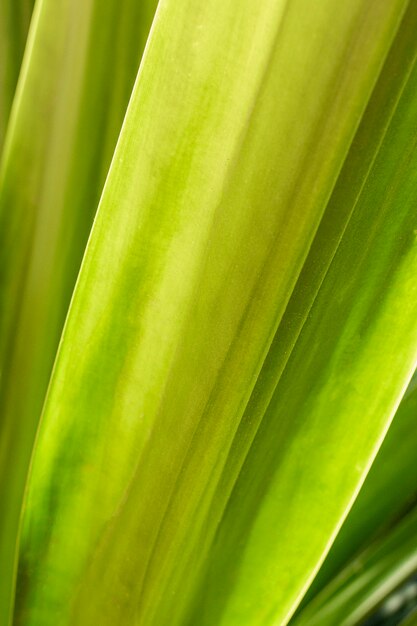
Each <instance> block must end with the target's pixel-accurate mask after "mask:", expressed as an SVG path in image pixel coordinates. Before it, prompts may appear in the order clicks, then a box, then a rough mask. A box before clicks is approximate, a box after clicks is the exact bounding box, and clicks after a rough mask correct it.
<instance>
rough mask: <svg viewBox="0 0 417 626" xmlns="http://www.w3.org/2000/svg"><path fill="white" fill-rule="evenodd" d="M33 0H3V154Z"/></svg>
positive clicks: (0, 74)
mask: <svg viewBox="0 0 417 626" xmlns="http://www.w3.org/2000/svg"><path fill="white" fill-rule="evenodd" d="M33 4H34V0H0V154H1V149H2V147H3V142H4V137H5V134H6V128H7V122H8V119H9V114H10V109H11V107H12V102H13V97H14V93H15V89H16V85H17V79H18V77H19V72H20V66H21V63H22V58H23V52H24V49H25V45H26V37H27V33H28V30H29V24H30V18H31V15H32V9H33Z"/></svg>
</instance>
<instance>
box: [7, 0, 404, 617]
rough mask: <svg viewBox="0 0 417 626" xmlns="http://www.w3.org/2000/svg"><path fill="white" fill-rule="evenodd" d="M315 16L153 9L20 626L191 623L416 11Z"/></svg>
mask: <svg viewBox="0 0 417 626" xmlns="http://www.w3.org/2000/svg"><path fill="white" fill-rule="evenodd" d="M308 6H309V3H308V2H305V1H304V0H297V1H295V2H291V3H284V2H278V3H277V2H269V1H265V2H263V3H260V4H258V5H254V4H253V3H252V2H249V1H245V2H241V1H240V2H239V4H237V3H235V2H232V3H222V2H220V1H219V0H210V1H209V2H206V3H204V4H201V3H198V2H195V1H193V0H188V1H187V2H184V3H183V4H181V5H178V4H177V3H173V2H165V3H163V4H162V5H161V6H160V9H159V12H158V17H157V19H156V23H155V28H154V31H153V36H152V38H151V40H150V43H149V47H148V50H147V54H146V56H145V60H144V64H143V66H142V70H141V72H140V75H139V80H138V83H137V87H136V90H135V92H134V95H133V99H132V101H131V106H130V109H129V112H128V116H127V119H126V123H125V126H124V130H123V132H122V136H121V140H120V143H119V146H118V149H117V151H116V154H115V158H114V161H113V166H112V169H111V171H110V175H109V178H108V181H107V185H106V188H105V192H104V196H103V198H102V203H101V207H100V210H99V214H98V218H97V221H96V223H95V227H94V230H93V234H92V237H91V240H90V245H89V248H88V251H87V255H86V257H85V260H84V265H83V268H82V271H81V275H80V280H79V283H78V286H77V289H76V292H75V297H74V300H73V304H72V308H71V311H70V315H69V318H68V323H67V326H66V330H65V332H64V337H63V341H62V346H61V351H60V354H59V357H58V361H57V364H56V369H55V375H54V377H53V381H52V385H51V388H50V394H49V398H48V401H47V405H46V408H45V414H44V421H43V427H42V429H41V433H40V437H39V441H38V445H37V449H36V453H35V459H34V465H33V473H32V478H31V483H30V488H29V493H28V500H27V510H26V516H25V524H24V535H23V542H22V550H21V568H20V585H19V592H20V596H19V602H18V606H17V609H18V612H17V618H16V619H17V623H24V624H36V623H39V622H42V624H45V625H47V624H53V623H56V619H57V615H59V620H60V623H61V624H65V623H71V621H74V620H75V622H76V623H77V624H91V623H100V624H103V625H104V624H114V623H117V621H118V620H130V621H132V622H133V623H137V624H142V623H146V624H158V625H160V624H165V623H169V624H174V623H180V622H181V620H182V617H183V611H184V610H185V609H186V608H187V603H188V602H189V600H190V597H191V596H192V590H193V585H194V583H195V580H194V573H195V569H194V566H193V567H192V568H191V569H189V570H188V571H187V566H188V564H189V555H190V550H191V553H193V550H197V551H198V550H199V546H200V539H201V538H200V537H199V533H200V528H201V525H203V526H204V524H205V523H206V522H207V524H209V525H212V522H213V521H214V520H210V516H207V515H206V512H207V511H206V504H207V501H209V499H210V495H211V494H213V491H214V489H215V487H216V485H217V481H218V479H219V477H220V474H221V470H222V467H223V465H224V463H225V460H226V457H227V453H228V450H229V448H230V445H231V443H232V439H233V436H234V433H235V431H236V428H237V426H238V423H239V420H240V418H241V415H242V412H243V410H244V407H245V404H246V402H247V400H248V395H249V393H250V392H251V389H252V388H253V386H254V384H255V382H256V378H257V376H258V374H259V370H260V368H261V366H262V362H263V360H264V358H265V354H266V352H267V350H268V348H269V344H270V342H271V340H272V337H273V335H274V332H275V330H276V326H277V324H278V322H279V320H280V318H281V316H282V314H283V311H284V309H285V306H286V303H287V301H288V298H289V296H290V293H291V291H292V288H293V286H294V283H295V280H296V279H297V276H298V274H299V271H300V269H301V266H302V263H303V261H304V259H305V256H306V253H307V250H308V247H309V245H310V243H311V240H312V237H313V235H314V233H315V230H316V228H317V225H318V223H319V220H320V218H321V215H322V213H323V210H324V207H325V204H326V201H327V199H328V196H329V194H330V192H331V189H332V187H333V184H334V182H335V179H336V176H337V174H338V172H339V169H340V167H341V164H342V161H343V159H344V157H345V154H346V152H347V149H348V147H349V144H350V141H351V139H352V136H353V132H354V130H355V128H356V126H357V123H358V121H359V118H360V116H361V114H362V111H363V108H364V106H365V104H366V102H367V99H368V97H369V93H370V90H371V88H372V86H373V84H374V81H375V79H376V77H377V74H378V71H379V69H380V67H381V64H382V61H383V59H384V57H385V54H386V52H387V50H388V47H389V44H390V42H391V40H392V37H393V34H394V32H395V28H396V26H397V24H398V21H399V18H400V16H401V13H402V9H403V8H404V6H405V3H404V2H395V3H390V4H389V5H383V6H381V5H380V4H377V3H373V4H371V5H369V3H368V2H361V1H359V0H356V1H354V2H351V3H349V5H348V6H344V5H342V6H340V4H339V3H338V2H335V1H333V0H326V1H325V2H323V3H322V4H321V5H320V6H318V7H317V9H316V11H315V13H314V19H313V21H312V16H311V14H310V13H309V12H308V10H307V8H308ZM225 41H227V42H228V47H227V52H226V51H225V49H224V42H225ZM300 41H302V42H303V45H302V46H300V45H299V42H300ZM297 42H298V43H297ZM323 50H324V51H325V52H323ZM318 59H320V64H319V65H318ZM318 70H319V71H318ZM313 74H314V93H312V92H311V91H309V89H308V86H309V85H310V84H311V77H312V75H313ZM271 119H273V120H274V121H275V123H274V124H273V125H272V127H271ZM313 148H314V150H313ZM69 381H71V383H70V384H69ZM80 442H82V446H81V445H80ZM206 498H207V500H206ZM202 499H204V506H203V508H200V502H201V501H202ZM167 548H168V549H167ZM185 548H186V549H185ZM197 561H198V559H197ZM109 563H111V566H108V564H109ZM103 565H104V567H103ZM194 565H196V568H197V570H198V567H199V565H200V563H197V564H194ZM167 585H168V590H169V591H168V593H166V589H167ZM180 589H181V590H182V593H181V597H180V595H179V590H180ZM252 617H253V616H252V615H251V613H250V612H248V614H247V619H248V620H251V619H252ZM242 623H243V622H242Z"/></svg>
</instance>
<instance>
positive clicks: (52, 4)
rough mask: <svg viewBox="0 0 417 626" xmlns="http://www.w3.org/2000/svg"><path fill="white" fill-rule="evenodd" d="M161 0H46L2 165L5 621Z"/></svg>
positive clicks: (0, 491)
mask: <svg viewBox="0 0 417 626" xmlns="http://www.w3.org/2000/svg"><path fill="white" fill-rule="evenodd" d="M154 5H155V0H146V1H145V2H140V3H138V2H136V0H127V1H124V2H123V3H121V2H119V1H118V0H108V1H106V2H104V3H103V2H100V1H99V0H94V1H93V0H64V1H59V2H57V1H56V0H44V1H42V2H38V4H37V6H36V9H35V14H34V21H33V28H32V29H31V33H30V38H29V42H28V47H27V50H26V55H25V59H24V63H23V70H22V74H21V78H20V82H19V86H18V90H17V96H16V99H15V104H14V109H13V113H12V116H11V120H10V126H9V131H8V137H7V143H6V146H5V151H4V155H3V161H2V166H1V170H0V268H1V269H0V302H1V309H2V315H1V319H0V372H1V382H0V415H1V419H0V501H1V503H2V512H1V515H0V562H1V564H2V576H1V580H0V623H2V624H4V623H6V621H5V620H6V618H5V617H4V616H5V614H6V613H7V612H8V610H9V603H10V598H11V595H10V594H11V591H10V589H11V582H12V578H13V577H12V575H11V573H12V571H13V560H14V552H15V548H16V534H17V528H18V521H19V516H20V510H21V504H22V496H23V490H24V485H25V481H26V476H27V470H28V465H29V459H30V455H31V451H32V445H33V440H34V436H35V432H36V428H37V424H38V420H39V416H40V413H41V409H42V404H43V401H44V397H45V393H46V388H47V385H48V381H49V377H50V372H51V368H52V365H53V361H54V358H55V354H56V349H57V345H58V341H59V337H60V334H61V331H62V326H63V322H64V317H65V314H66V311H67V308H68V303H69V300H70V297H71V293H72V290H73V287H74V283H75V279H76V275H77V272H78V270H79V266H80V262H81V257H82V254H83V251H84V248H85V243H86V240H87V237H88V234H89V230H90V227H91V223H92V220H93V216H94V213H95V210H96V207H97V204H98V200H99V196H100V193H101V189H102V186H103V182H104V178H105V175H106V173H107V170H108V166H109V163H110V159H111V157H112V154H113V150H114V146H115V143H116V140H117V136H118V133H119V131H120V127H121V123H122V120H123V116H124V113H125V110H126V106H127V103H128V99H129V96H130V93H131V89H132V86H133V82H134V79H135V76H136V73H137V69H138V65H139V59H140V57H141V53H142V49H143V47H144V43H145V40H146V36H147V32H148V29H149V26H150V21H151V18H152V10H153V8H154Z"/></svg>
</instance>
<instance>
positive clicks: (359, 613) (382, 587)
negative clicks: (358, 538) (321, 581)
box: [294, 509, 417, 626]
mask: <svg viewBox="0 0 417 626" xmlns="http://www.w3.org/2000/svg"><path fill="white" fill-rule="evenodd" d="M415 571H417V509H414V510H413V511H412V512H411V513H410V514H409V515H408V516H407V517H406V518H405V519H403V520H402V521H401V522H400V523H399V524H398V525H397V526H396V527H395V528H394V529H392V530H391V531H390V532H389V533H388V535H387V536H386V537H383V538H382V539H381V540H380V541H378V542H377V543H376V544H375V545H372V546H371V547H370V548H369V549H367V550H366V551H365V552H363V553H362V554H360V555H359V556H358V557H357V558H355V559H354V560H353V561H352V562H351V563H350V564H349V565H348V566H347V567H346V568H345V569H344V570H342V572H341V573H340V574H339V575H338V576H337V578H335V579H334V580H333V581H332V582H331V584H329V585H328V586H327V587H326V588H325V590H323V591H322V593H320V594H319V595H318V596H317V597H316V598H314V600H313V601H312V602H311V603H310V604H309V605H308V607H307V608H306V609H305V610H304V611H303V612H302V613H301V614H300V615H299V617H298V619H296V620H295V621H294V625H295V624H297V626H302V625H304V626H336V624H337V625H338V626H339V625H340V626H355V625H356V624H360V623H362V621H363V619H364V618H366V617H367V616H368V615H369V614H371V613H372V612H373V611H375V609H376V608H377V607H378V606H379V605H380V604H381V603H382V602H383V601H384V600H385V599H386V597H387V596H388V595H389V594H390V593H391V592H392V591H393V590H395V589H396V588H397V587H398V586H399V585H400V584H401V583H403V582H404V581H405V580H407V578H408V577H409V576H410V575H411V574H413V573H414V572H415Z"/></svg>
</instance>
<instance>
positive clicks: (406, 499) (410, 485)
mask: <svg viewBox="0 0 417 626" xmlns="http://www.w3.org/2000/svg"><path fill="white" fill-rule="evenodd" d="M416 423H417V390H416V389H415V388H414V389H412V390H410V392H409V393H407V394H406V396H405V397H404V400H403V401H402V403H401V405H400V407H399V409H398V411H397V413H396V414H395V417H394V420H393V423H392V425H391V427H390V429H389V431H388V434H387V436H386V438H385V440H384V442H383V444H382V446H381V449H380V451H379V452H378V455H377V457H376V459H375V462H374V464H373V465H372V468H371V470H370V472H369V474H368V476H367V477H366V480H365V483H364V486H363V487H362V489H361V491H360V493H359V496H358V498H357V500H356V501H355V504H354V505H353V507H352V510H351V511H350V513H349V515H348V517H347V519H346V521H345V523H344V524H343V526H342V528H341V531H340V533H339V534H338V536H337V538H336V541H335V543H334V544H333V546H332V548H331V550H330V552H329V554H328V556H327V558H326V560H325V562H324V563H323V566H322V568H321V569H320V571H319V573H318V575H317V578H316V579H315V580H314V583H313V585H312V586H311V589H309V592H308V594H307V598H306V600H307V599H311V598H312V597H313V596H314V595H316V594H317V593H318V592H319V591H320V590H321V589H322V588H323V587H324V586H325V585H326V584H327V583H328V582H329V581H331V580H332V578H333V577H334V575H335V574H336V573H338V572H339V571H340V570H341V569H342V567H343V566H344V565H345V564H346V563H347V562H348V561H349V560H350V559H351V557H352V556H354V555H355V553H356V552H358V551H359V550H362V549H364V548H365V547H366V546H367V544H368V543H369V542H370V540H371V539H372V538H373V537H375V535H376V534H378V535H380V534H381V533H384V532H385V531H386V529H387V528H389V526H390V525H392V523H393V522H394V521H396V519H398V518H399V517H401V516H402V514H403V513H404V512H405V511H406V510H407V509H408V508H409V507H410V506H411V505H412V504H414V503H415V502H416V499H417V467H416V450H417V429H416Z"/></svg>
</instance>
